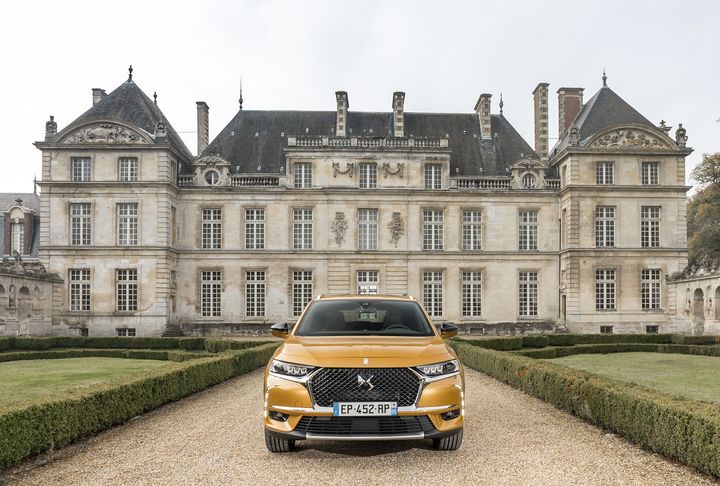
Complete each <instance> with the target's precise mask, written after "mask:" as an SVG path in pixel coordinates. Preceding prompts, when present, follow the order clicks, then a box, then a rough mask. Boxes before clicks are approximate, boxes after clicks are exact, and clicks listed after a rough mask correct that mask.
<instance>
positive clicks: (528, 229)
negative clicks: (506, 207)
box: [517, 208, 540, 251]
mask: <svg viewBox="0 0 720 486" xmlns="http://www.w3.org/2000/svg"><path fill="white" fill-rule="evenodd" d="M524 215H527V216H524ZM533 215H534V221H533V220H532V219H533ZM517 228H518V251H538V248H539V241H538V238H539V236H538V235H539V229H540V210H539V209H535V208H525V209H522V208H521V209H518V226H517Z"/></svg>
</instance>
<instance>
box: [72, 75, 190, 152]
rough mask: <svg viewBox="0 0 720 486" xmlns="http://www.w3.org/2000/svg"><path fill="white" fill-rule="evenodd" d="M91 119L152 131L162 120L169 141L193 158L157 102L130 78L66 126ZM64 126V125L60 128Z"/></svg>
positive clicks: (76, 124) (78, 124)
mask: <svg viewBox="0 0 720 486" xmlns="http://www.w3.org/2000/svg"><path fill="white" fill-rule="evenodd" d="M95 120H116V121H119V122H122V123H126V124H128V125H130V126H135V127H138V128H142V129H143V130H145V131H146V132H148V133H151V134H152V133H154V132H155V126H156V124H157V122H159V121H164V122H165V127H166V130H167V135H168V140H169V141H170V144H171V145H173V146H174V147H175V149H176V150H178V151H179V152H180V153H181V154H183V155H184V156H185V157H186V158H188V159H192V158H193V155H192V154H191V153H190V150H188V148H187V146H185V143H184V142H183V141H182V139H181V138H180V136H179V135H178V134H177V132H176V131H175V129H174V128H173V127H172V125H170V122H169V121H168V120H167V118H165V115H163V112H162V111H161V110H160V108H159V107H158V105H157V104H156V103H155V102H154V101H152V100H151V99H150V98H148V97H147V95H146V94H145V93H144V92H143V90H141V89H140V87H139V86H138V85H137V84H135V82H134V81H133V80H132V79H128V80H127V81H125V82H124V83H123V84H121V85H120V86H118V87H117V88H115V90H114V91H112V92H111V93H110V94H108V95H107V96H105V97H104V98H103V99H102V100H100V101H99V102H98V103H96V104H94V105H93V106H92V107H91V108H90V109H89V110H88V111H86V112H85V113H83V114H82V115H80V116H79V117H78V118H77V119H76V120H75V121H73V122H72V123H71V124H70V125H68V127H77V126H80V125H83V124H85V123H88V122H92V121H95ZM67 129H68V128H64V129H63V131H65V130H67Z"/></svg>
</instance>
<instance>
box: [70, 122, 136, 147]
mask: <svg viewBox="0 0 720 486" xmlns="http://www.w3.org/2000/svg"><path fill="white" fill-rule="evenodd" d="M61 142H62V143H66V144H80V145H84V144H101V145H106V144H107V145H116V144H117V145H131V144H148V143H149V141H148V140H147V139H146V138H145V137H144V136H143V135H141V134H140V133H138V132H136V131H134V130H131V129H130V128H128V127H125V126H123V125H119V124H116V123H109V122H105V123H97V124H93V125H87V126H84V127H82V128H79V129H77V130H74V131H72V132H70V133H69V134H68V135H65V136H63V138H62V140H61Z"/></svg>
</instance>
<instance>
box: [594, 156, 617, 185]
mask: <svg viewBox="0 0 720 486" xmlns="http://www.w3.org/2000/svg"><path fill="white" fill-rule="evenodd" d="M595 184H596V185H599V186H613V185H615V162H614V161H609V160H599V161H597V162H596V163H595Z"/></svg>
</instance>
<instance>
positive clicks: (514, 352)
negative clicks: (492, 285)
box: [450, 334, 720, 477]
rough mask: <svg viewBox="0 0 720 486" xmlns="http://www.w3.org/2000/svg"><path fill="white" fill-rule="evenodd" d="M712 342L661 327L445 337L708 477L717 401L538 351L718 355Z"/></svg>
mask: <svg viewBox="0 0 720 486" xmlns="http://www.w3.org/2000/svg"><path fill="white" fill-rule="evenodd" d="M718 344H720V337H717V336H678V335H662V334H655V335H647V334H642V335H574V334H555V335H538V336H521V337H508V338H495V339H484V340H464V339H453V340H451V341H450V345H451V346H452V347H453V348H454V349H455V351H456V352H457V354H458V357H459V358H460V360H461V361H462V362H463V363H464V364H465V365H466V366H468V367H470V368H472V369H475V370H478V371H481V372H483V373H486V374H488V375H490V376H492V377H494V378H496V379H498V380H500V381H503V382H505V383H507V384H509V385H511V386H513V387H515V388H518V389H520V390H522V391H523V392H525V393H527V394H529V395H533V396H535V397H537V398H540V399H542V400H545V401H547V402H549V403H552V404H553V405H555V406H556V407H558V408H561V409H563V410H566V411H568V412H570V413H572V414H573V415H576V416H578V417H580V418H582V419H584V420H586V421H587V422H589V423H591V424H593V425H597V426H599V427H602V428H604V429H607V430H609V431H612V432H614V433H617V434H619V435H621V436H623V437H625V438H627V439H629V440H631V441H633V442H635V443H636V444H638V445H640V446H642V447H644V448H646V449H648V450H651V451H653V452H657V453H660V454H663V455H665V456H666V457H669V458H671V459H674V460H677V461H680V462H683V463H685V464H687V465H689V466H692V467H694V468H696V469H698V470H700V471H702V472H705V473H708V474H711V475H713V476H715V477H720V406H717V405H715V404H711V403H705V402H700V401H695V400H691V399H686V398H683V397H678V396H671V395H668V394H664V393H661V392H659V391H655V390H651V389H649V388H645V387H642V386H639V385H634V384H631V383H626V382H621V381H616V380H611V379H606V378H602V377H600V376H597V375H594V374H592V373H588V372H585V371H580V370H575V369H571V368H567V367H564V366H560V365H556V364H553V363H550V362H546V361H539V359H548V358H555V357H560V356H569V355H573V354H581V353H618V352H637V351H641V352H659V353H683V354H701V355H708V356H720V346H719V345H718Z"/></svg>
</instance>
